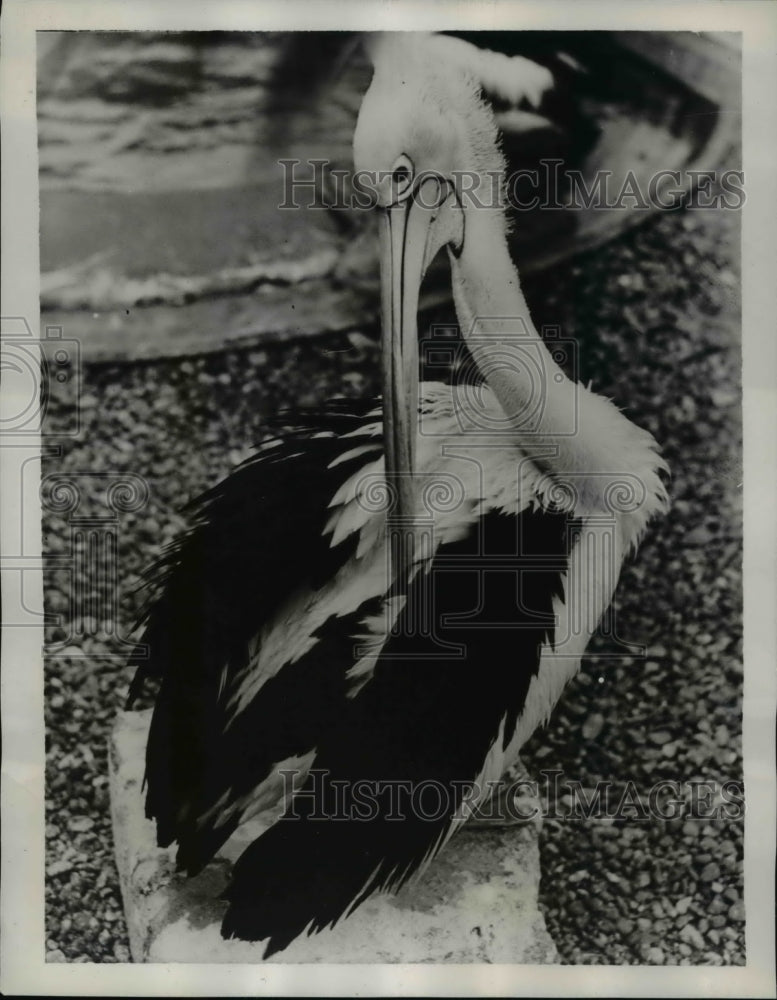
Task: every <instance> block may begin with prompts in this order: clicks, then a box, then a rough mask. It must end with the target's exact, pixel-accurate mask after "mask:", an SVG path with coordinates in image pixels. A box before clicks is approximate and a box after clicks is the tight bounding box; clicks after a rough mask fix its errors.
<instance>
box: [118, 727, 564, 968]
mask: <svg viewBox="0 0 777 1000" xmlns="http://www.w3.org/2000/svg"><path fill="white" fill-rule="evenodd" d="M149 720H150V711H146V712H122V713H120V714H119V717H118V719H117V721H116V725H115V727H114V730H113V733H112V738H111V747H110V759H111V775H110V779H111V810H112V816H113V828H114V839H115V848H116V862H117V865H118V870H119V877H120V880H121V887H122V893H123V897H124V908H125V913H126V917H127V925H128V928H129V936H130V948H131V952H132V957H133V960H134V961H135V962H236V963H240V962H244V963H254V962H261V961H262V951H263V945H262V944H249V943H246V942H239V941H225V940H223V939H222V937H221V934H220V924H221V918H222V915H223V912H224V908H225V904H224V903H223V902H222V901H220V900H219V899H218V896H219V895H220V893H221V890H222V889H223V888H224V886H225V885H226V883H227V881H228V878H229V873H230V869H231V866H232V864H233V862H234V860H235V859H236V858H237V856H238V855H239V854H240V853H241V852H242V850H243V849H244V847H245V846H246V845H247V844H248V843H249V842H250V841H251V840H253V839H254V837H256V836H257V835H258V833H259V832H261V830H262V829H263V824H262V822H261V819H258V820H256V821H252V822H251V823H249V824H245V826H244V827H242V828H241V829H240V830H238V831H237V833H236V834H235V836H234V837H233V838H232V840H231V841H230V842H229V843H228V844H227V845H225V847H224V849H223V850H222V852H221V853H220V855H219V856H218V857H217V858H216V859H215V860H214V861H213V862H212V863H211V864H210V865H209V866H208V867H207V868H206V869H205V870H204V871H203V872H202V873H201V874H200V875H198V876H197V877H195V878H191V879H187V878H185V877H184V876H182V875H180V874H178V873H177V872H176V871H175V865H174V857H173V851H172V850H161V849H159V848H158V847H157V846H156V843H155V839H154V828H153V824H152V823H151V822H149V821H148V820H146V818H145V816H144V815H143V797H142V793H141V785H142V779H143V767H144V748H145V743H146V735H147V731H148V724H149ZM537 834H538V827H537V826H536V825H535V824H533V823H532V824H527V825H526V826H521V827H511V828H497V827H494V828H485V829H484V828H481V829H477V830H474V829H473V830H467V829H465V830H463V831H462V832H461V833H459V834H458V835H457V836H455V837H454V838H453V840H452V841H451V842H450V843H449V844H448V845H447V847H446V849H445V850H444V851H443V853H442V854H441V855H440V856H439V857H438V858H437V859H436V860H435V862H434V863H433V864H432V865H431V866H430V867H429V869H428V870H427V871H426V872H425V874H424V875H423V877H422V878H421V879H419V880H418V881H417V882H416V883H415V884H413V885H408V886H405V887H404V889H403V890H402V891H401V892H400V893H399V894H398V895H397V896H395V897H394V896H391V897H390V896H381V897H378V898H373V899H370V900H368V901H367V902H366V903H364V904H363V905H362V906H361V907H360V908H359V909H358V910H357V911H356V913H354V914H353V915H352V916H351V917H349V918H348V919H347V920H344V921H341V923H340V924H338V925H337V926H336V927H335V928H334V929H333V930H330V931H324V932H322V933H320V934H317V935H314V936H313V937H311V938H304V939H301V940H298V941H295V942H293V943H292V945H291V946H290V947H289V948H287V949H286V951H285V952H283V953H281V954H279V955H276V956H273V959H272V961H273V962H285V963H288V962H291V963H308V962H310V963H313V962H335V963H376V962H387V963H394V962H408V963H411V962H450V963H469V962H492V963H522V964H544V963H552V962H556V961H558V955H557V953H556V949H555V946H554V944H553V941H552V940H551V938H550V935H549V934H548V931H547V929H546V927H545V921H544V919H543V917H542V915H541V913H540V912H539V910H538V908H537V889H538V885H539V878H540V870H539V852H538V848H537Z"/></svg>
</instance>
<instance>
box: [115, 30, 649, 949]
mask: <svg viewBox="0 0 777 1000" xmlns="http://www.w3.org/2000/svg"><path fill="white" fill-rule="evenodd" d="M452 41H453V40H450V39H448V40H440V39H439V38H437V37H436V36H432V37H427V36H420V35H412V34H411V35H402V36H399V37H397V36H393V35H386V36H377V37H376V38H375V39H374V40H373V41H372V43H371V46H370V48H371V57H372V61H373V66H374V75H373V78H372V82H371V84H370V86H369V89H368V91H367V93H366V95H365V97H364V100H363V103H362V106H361V109H360V113H359V117H358V122H357V126H356V130H355V134H354V163H355V166H356V168H357V170H359V171H362V172H368V173H369V174H371V175H373V176H374V177H375V178H376V182H375V193H376V199H377V209H376V211H377V212H378V214H379V216H380V237H379V238H380V253H381V283H382V298H381V302H382V305H381V309H382V334H383V349H382V366H383V372H384V390H383V405H382V408H381V406H380V403H379V402H377V403H376V402H375V401H369V402H361V403H360V402H350V401H346V400H336V401H331V402H330V404H329V405H327V406H325V407H323V408H322V409H321V410H320V411H306V412H303V413H298V414H297V415H296V417H295V422H294V426H292V427H291V429H290V430H286V431H285V432H284V433H280V434H277V435H276V436H275V437H272V438H270V440H268V441H266V442H265V443H264V444H263V445H262V446H260V448H259V449H258V451H257V453H256V455H255V456H254V457H252V458H251V459H249V460H248V461H247V462H245V463H244V464H243V465H242V466H240V467H239V468H238V469H237V470H236V471H235V472H234V473H233V474H232V475H231V476H229V477H228V478H227V479H226V480H225V481H224V482H222V483H221V484H219V485H217V486H216V487H214V488H213V489H211V490H210V492H208V493H206V494H205V495H204V496H203V497H201V498H200V499H199V500H198V501H197V502H196V503H195V505H194V507H193V510H192V526H191V528H190V530H189V532H188V533H187V534H186V535H185V536H184V537H182V538H181V539H179V540H178V541H177V542H176V543H175V544H174V545H173V547H172V548H170V549H169V550H168V551H166V552H165V553H164V554H163V556H162V558H161V560H160V561H159V562H158V563H157V564H156V565H155V567H154V568H153V570H152V572H151V579H152V583H151V589H150V597H149V601H148V604H147V606H146V608H145V611H144V615H143V619H142V623H143V627H144V632H143V634H142V637H141V644H142V646H143V647H144V648H145V650H146V652H145V653H143V654H141V652H138V653H137V654H136V655H135V656H134V657H133V665H134V666H135V667H136V668H137V669H136V673H135V677H134V680H133V682H132V684H131V686H130V693H129V704H130V705H131V704H133V703H134V701H135V699H136V698H137V696H138V695H139V693H140V691H141V689H142V686H143V682H144V680H145V679H146V678H147V677H158V678H159V679H160V685H159V690H158V694H157V697H156V702H155V707H154V711H153V716H152V721H151V726H150V730H149V737H148V745H147V755H146V785H147V790H146V813H147V815H148V817H149V818H152V819H153V820H154V821H155V822H156V830H157V837H158V842H159V844H160V845H161V846H168V845H171V844H177V864H178V866H179V868H180V869H181V870H183V871H185V872H187V873H189V874H195V873H197V872H198V871H200V870H201V869H202V868H203V866H204V865H205V864H207V862H208V861H209V860H210V859H211V858H212V857H213V856H214V854H215V853H216V852H217V851H218V850H219V849H220V848H221V847H222V846H223V845H224V843H225V842H226V841H227V840H228V838H229V837H230V836H231V835H232V833H233V832H234V831H235V830H236V829H237V827H238V826H239V825H240V824H242V823H243V822H245V821H246V820H247V819H249V818H251V817H253V816H255V815H257V814H260V813H263V812H264V811H265V810H267V809H268V808H270V807H272V806H273V805H275V806H276V807H277V815H278V819H277V821H276V822H274V824H272V825H270V826H269V827H268V828H267V829H266V830H265V831H264V832H263V833H262V834H261V835H260V836H258V837H257V839H255V840H254V841H253V842H252V843H251V844H250V845H249V846H248V847H247V848H246V850H245V851H244V853H243V854H242V855H241V857H240V858H239V859H238V861H237V862H236V864H235V866H234V869H233V872H232V879H231V883H230V885H229V887H228V889H227V890H226V899H227V903H228V905H227V909H226V913H225V916H224V919H223V924H222V933H223V935H224V936H225V937H238V938H241V939H245V940H251V941H265V942H266V948H265V952H264V954H265V957H269V956H271V955H272V954H274V953H277V952H279V951H282V950H283V949H284V948H285V947H287V946H288V945H289V943H290V942H291V941H293V940H294V939H295V938H297V937H298V936H299V935H301V934H302V933H304V932H306V931H307V933H309V934H310V933H314V932H318V931H320V930H322V929H323V928H325V927H328V926H333V925H334V924H335V923H336V922H338V921H339V920H341V919H342V918H344V917H348V916H349V915H350V914H351V913H352V912H353V911H354V910H355V909H356V908H357V907H358V906H359V904H360V903H361V902H362V901H364V900H365V899H366V898H367V897H369V896H370V895H371V894H372V893H374V892H392V891H397V890H398V889H399V888H400V887H401V886H402V885H403V884H404V883H405V882H406V881H407V880H408V879H409V878H411V876H414V875H415V874H416V873H418V872H420V871H421V870H423V868H424V867H425V866H426V865H427V864H429V862H430V861H431V860H432V859H433V858H434V856H435V854H436V853H437V852H438V851H440V850H441V849H442V848H443V846H444V844H445V842H446V841H447V840H448V838H449V837H450V836H451V835H452V834H453V833H454V832H455V830H456V829H457V828H458V827H460V826H461V824H462V823H463V822H464V821H465V820H466V818H467V816H468V815H469V814H470V813H471V812H472V811H474V809H475V808H477V807H478V806H480V805H482V804H483V803H484V802H485V800H486V796H487V794H488V790H489V789H490V788H492V787H493V785H494V782H498V780H499V779H500V777H501V776H502V775H503V774H504V773H505V771H506V769H507V768H508V767H510V766H511V764H512V763H513V762H514V761H516V759H517V757H518V753H519V750H520V748H521V746H522V745H523V743H524V742H525V741H526V740H527V739H528V737H529V736H530V735H531V734H532V732H533V731H534V730H535V729H536V728H537V727H538V726H539V725H541V724H543V723H544V722H546V721H547V719H548V717H549V715H550V712H551V710H552V708H553V706H554V705H555V703H556V702H557V700H558V698H559V696H560V694H561V692H562V689H563V688H564V686H565V684H566V683H567V682H568V681H569V680H570V678H572V677H573V676H574V674H575V673H576V672H577V671H578V669H579V666H580V659H581V656H582V654H583V652H584V649H585V647H586V644H587V642H588V640H589V638H590V636H591V633H592V632H593V630H594V629H595V628H596V627H597V623H598V622H599V621H600V619H601V617H602V615H603V613H604V611H605V610H606V609H607V607H608V606H609V604H610V601H611V598H612V594H613V591H614V588H615V585H616V582H617V578H618V573H619V570H620V566H621V563H622V561H623V559H624V557H625V556H626V554H627V553H629V552H630V551H631V550H633V549H634V548H635V547H636V545H637V543H638V541H639V540H640V538H641V536H642V535H643V532H644V531H645V528H646V526H647V524H648V522H649V521H650V520H651V518H653V516H654V515H656V514H657V513H659V512H661V511H662V510H663V509H664V508H665V506H666V504H667V493H666V489H665V486H664V482H663V479H662V472H663V471H664V470H665V465H664V462H663V461H662V459H661V457H660V455H659V453H658V449H657V445H656V442H655V441H654V439H653V438H652V436H651V435H650V434H649V433H647V432H646V431H645V430H642V429H640V428H639V427H637V426H635V425H634V424H633V423H632V422H631V421H630V420H628V419H627V418H626V416H625V415H624V414H623V413H622V412H621V411H620V410H619V409H618V408H617V407H616V406H615V405H614V404H613V403H612V402H611V401H610V400H608V399H605V398H603V397H602V396H599V395H597V394H595V393H594V392H593V391H591V390H590V389H589V388H586V387H584V386H583V385H581V384H580V383H579V382H577V381H575V380H574V379H571V378H570V377H569V376H568V375H567V374H566V373H565V372H564V370H563V369H562V368H561V367H560V365H559V364H558V363H557V360H556V359H555V358H554V356H553V352H552V351H551V350H549V348H548V347H547V346H546V345H545V343H544V342H543V339H542V337H541V336H540V334H539V333H538V331H537V329H536V327H535V326H534V324H533V323H532V320H531V317H530V315H529V310H528V308H527V304H526V300H525V298H524V295H523V293H522V291H521V285H520V281H519V278H518V274H517V273H516V269H515V267H514V265H513V263H512V261H511V258H510V254H509V251H508V243H507V226H506V221H505V213H504V209H503V206H502V205H501V204H499V203H498V199H494V198H493V178H494V177H498V176H500V175H501V173H502V172H503V170H504V162H503V160H502V156H501V153H500V150H499V143H498V135H497V128H496V124H495V119H494V116H493V112H492V110H491V108H490V106H489V105H488V104H487V103H486V102H485V101H484V99H483V97H482V96H481V95H482V90H483V88H484V86H485V85H486V84H485V79H484V78H485V76H487V72H486V67H485V63H484V62H483V61H482V55H478V56H477V58H476V57H475V56H474V55H472V57H471V58H470V60H469V61H467V59H466V58H465V49H464V48H462V46H463V45H464V44H465V43H460V42H459V41H458V40H457V41H456V42H455V44H454V45H453V47H452V48H451V47H450V45H449V44H448V43H450V42H452ZM446 54H449V55H451V58H447V57H446V58H440V56H443V55H446ZM499 58H500V59H502V58H504V57H499ZM487 69H488V72H491V73H492V75H493V72H494V65H493V64H492V63H489V64H488V67H487ZM462 177H466V178H467V183H466V184H465V183H462ZM473 178H474V181H473ZM442 250H445V252H447V255H448V257H449V260H450V271H451V280H452V289H453V299H454V303H455V308H456V312H457V316H458V320H459V324H460V327H461V334H462V338H463V340H464V342H465V343H466V346H467V349H468V351H469V356H470V357H471V359H472V361H473V363H474V364H475V365H476V366H477V369H478V372H479V380H478V381H477V382H476V384H473V383H472V380H469V382H467V384H466V385H459V384H452V385H448V384H443V383H441V382H424V383H420V384H419V376H418V370H419V363H418V362H419V344H418V331H417V306H418V293H419V287H420V284H421V280H422V278H423V275H424V273H425V270H426V268H427V267H428V265H429V264H430V262H431V260H432V259H433V258H434V256H435V255H436V254H437V253H438V251H442ZM286 420H288V418H286ZM279 426H280V425H279ZM139 650H140V647H139ZM290 775H291V776H293V778H294V780H293V781H291V780H289V776H290ZM431 785H433V786H434V787H435V789H436V790H437V792H439V793H440V794H441V795H443V797H444V798H445V801H446V808H445V809H444V810H443V811H442V812H441V811H440V810H430V809H428V808H424V809H420V808H417V807H415V806H417V802H416V800H415V793H416V792H418V791H419V790H420V789H421V787H422V786H423V787H424V788H428V787H430V786H431ZM335 791H337V792H338V793H339V796H340V797H339V798H337V796H335V794H334V793H335ZM403 796H404V797H403ZM336 799H337V801H335V800H336ZM278 803H280V804H279V805H278ZM465 805H466V806H469V807H471V808H470V809H469V810H468V809H465V808H464V806H465ZM397 816H398V817H399V822H398V821H397Z"/></svg>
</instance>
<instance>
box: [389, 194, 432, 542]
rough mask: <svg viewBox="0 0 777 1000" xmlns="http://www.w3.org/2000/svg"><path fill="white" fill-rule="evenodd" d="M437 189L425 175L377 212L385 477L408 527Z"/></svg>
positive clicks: (412, 510) (395, 516)
mask: <svg viewBox="0 0 777 1000" xmlns="http://www.w3.org/2000/svg"><path fill="white" fill-rule="evenodd" d="M442 194H444V192H443V191H442V189H441V185H440V182H439V180H438V179H437V178H435V177H429V178H427V179H425V180H424V181H422V182H421V183H420V184H419V185H418V188H417V190H416V191H415V192H414V193H413V194H411V195H410V196H409V197H408V198H407V199H405V200H404V201H402V202H399V203H398V204H395V205H391V206H390V207H389V208H386V209H384V210H383V212H382V213H381V214H382V219H381V230H380V270H381V307H382V325H383V431H384V440H385V455H386V482H387V484H388V487H389V491H390V493H391V494H392V495H393V497H395V498H396V502H395V503H394V504H393V506H392V509H391V512H390V516H391V517H392V518H393V519H395V520H396V521H397V523H398V524H399V525H405V526H406V527H408V528H409V527H410V525H411V524H412V521H413V518H414V515H415V505H416V500H415V489H414V483H413V474H414V472H415V451H416V434H417V431H418V294H419V290H420V287H421V280H422V278H423V275H424V270H425V267H426V265H427V264H428V262H429V252H430V249H431V243H432V239H431V237H432V223H433V222H434V220H435V218H436V217H437V213H438V211H439V208H440V204H441V195H442ZM410 534H411V533H410V532H408V536H409V535H410Z"/></svg>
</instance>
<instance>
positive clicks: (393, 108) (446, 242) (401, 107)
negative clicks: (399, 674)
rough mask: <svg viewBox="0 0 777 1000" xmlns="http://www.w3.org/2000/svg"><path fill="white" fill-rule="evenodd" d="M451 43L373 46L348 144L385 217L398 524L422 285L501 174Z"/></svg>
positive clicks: (388, 430) (391, 457)
mask: <svg viewBox="0 0 777 1000" xmlns="http://www.w3.org/2000/svg"><path fill="white" fill-rule="evenodd" d="M450 41H451V40H450V39H444V38H440V37H439V36H430V35H419V34H417V33H399V34H377V35H375V36H373V37H372V39H371V40H370V42H369V43H368V49H369V53H370V56H371V58H372V61H373V66H374V76H373V79H372V82H371V84H370V87H369V89H368V91H367V93H366V95H365V97H364V100H363V102H362V106H361V109H360V111H359V118H358V122H357V125H356V131H355V133H354V141H353V148H354V166H355V168H356V171H357V176H360V177H361V178H362V183H363V184H368V185H369V186H370V187H372V188H374V191H375V195H376V201H377V206H378V210H379V212H380V214H381V217H382V218H381V226H380V241H381V254H380V256H381V287H382V321H383V375H384V378H383V406H384V429H385V438H386V442H385V443H386V475H387V479H388V481H389V482H390V483H391V484H392V485H393V486H394V488H395V490H396V492H397V494H398V499H397V506H396V511H397V512H398V514H399V516H400V518H410V517H412V513H413V505H414V499H413V490H412V472H413V467H414V452H415V436H416V425H417V408H418V407H417V383H418V332H417V312H418V294H419V288H420V285H421V280H422V278H423V275H424V273H425V271H426V269H427V267H428V266H429V264H430V262H431V260H432V258H433V257H434V256H435V254H436V253H437V252H438V251H439V250H440V249H441V248H442V247H444V246H447V247H448V248H449V249H450V250H451V252H453V253H459V252H460V251H461V249H462V247H463V243H464V240H465V238H466V212H467V211H468V210H469V207H470V203H473V202H472V198H471V195H472V192H473V190H474V191H476V190H477V188H478V184H479V182H480V181H481V180H482V179H484V178H486V177H488V178H490V181H489V182H490V183H491V184H492V185H493V178H494V177H495V176H496V177H501V176H502V171H503V167H504V161H503V159H502V157H501V154H500V152H499V149H498V145H497V130H496V124H495V121H494V117H493V113H492V112H491V110H490V108H489V107H488V106H487V105H486V104H485V102H484V101H483V100H482V98H481V97H480V84H479V81H477V80H476V79H475V77H474V75H473V74H472V73H470V72H469V71H468V69H467V66H466V65H465V64H463V63H462V61H461V60H460V59H458V58H453V59H451V58H450V55H451V49H450V46H449V45H446V44H445V43H449V42H450ZM453 51H455V50H453ZM465 193H466V195H468V196H469V197H467V198H465ZM481 203H482V199H481Z"/></svg>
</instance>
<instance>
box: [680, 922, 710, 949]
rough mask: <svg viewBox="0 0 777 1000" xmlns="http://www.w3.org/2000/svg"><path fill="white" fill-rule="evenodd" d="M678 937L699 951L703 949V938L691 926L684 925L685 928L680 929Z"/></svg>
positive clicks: (696, 929)
mask: <svg viewBox="0 0 777 1000" xmlns="http://www.w3.org/2000/svg"><path fill="white" fill-rule="evenodd" d="M680 937H681V938H682V940H683V941H686V942H687V943H688V944H690V945H692V946H693V947H694V948H698V949H699V950H701V949H702V948H703V947H704V938H703V937H702V935H701V932H700V931H699V930H698V928H696V927H694V925H693V924H686V925H685V927H681V928H680Z"/></svg>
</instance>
